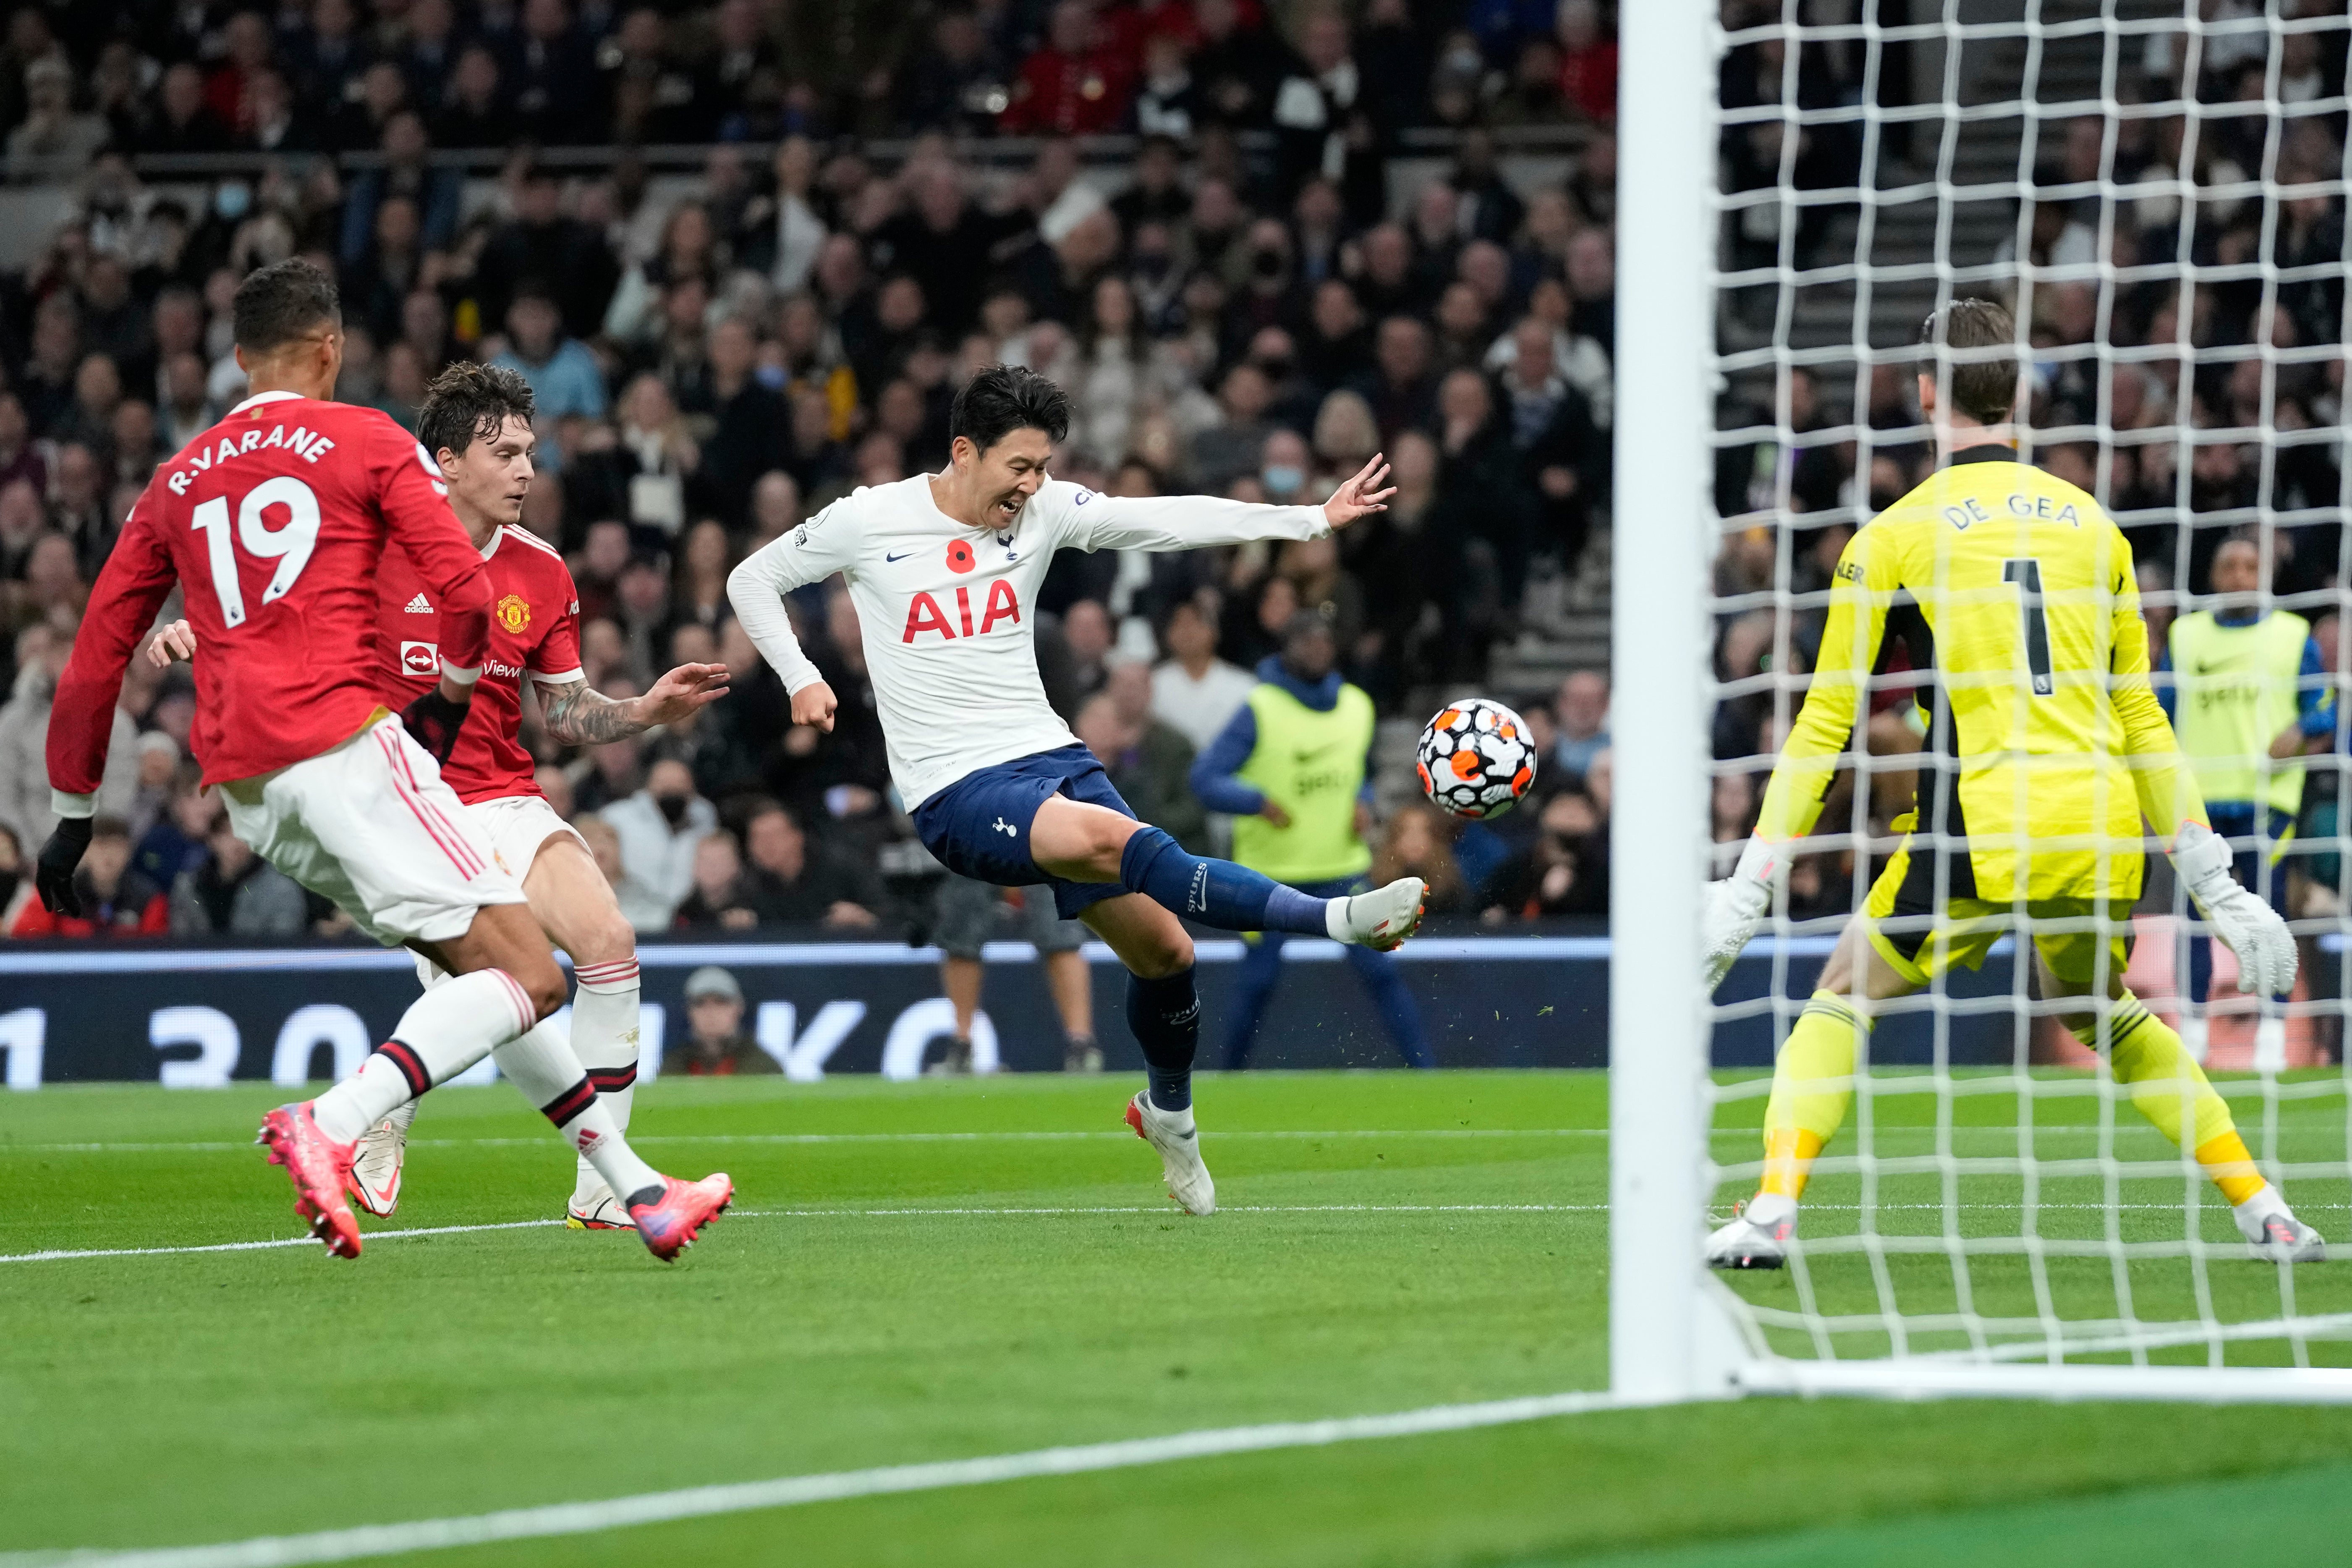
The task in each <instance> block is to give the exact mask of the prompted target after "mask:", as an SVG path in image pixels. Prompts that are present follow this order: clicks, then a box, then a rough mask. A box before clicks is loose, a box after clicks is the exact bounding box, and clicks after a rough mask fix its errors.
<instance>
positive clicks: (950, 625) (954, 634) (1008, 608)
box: [898, 577, 1021, 642]
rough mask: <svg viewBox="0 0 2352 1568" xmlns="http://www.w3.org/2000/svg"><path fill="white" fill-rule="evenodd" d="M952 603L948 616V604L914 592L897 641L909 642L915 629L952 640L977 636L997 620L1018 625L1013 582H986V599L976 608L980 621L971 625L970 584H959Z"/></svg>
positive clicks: (1017, 609) (1019, 606) (1017, 597)
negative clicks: (903, 630) (902, 630)
mask: <svg viewBox="0 0 2352 1568" xmlns="http://www.w3.org/2000/svg"><path fill="white" fill-rule="evenodd" d="M949 604H950V605H953V606H954V608H953V618H952V619H950V610H949V607H948V605H941V604H940V601H939V600H937V599H935V598H933V597H932V596H931V595H929V594H918V595H915V596H914V598H913V599H912V600H911V601H909V602H908V605H907V630H906V634H905V635H904V636H902V637H899V639H898V640H899V641H900V642H913V641H914V640H915V637H916V634H917V633H919V632H934V633H937V634H938V635H939V636H940V637H944V638H946V639H947V640H948V641H950V642H953V641H954V640H955V639H956V638H958V637H979V636H982V634H984V633H986V632H989V631H991V630H992V629H994V627H995V626H996V623H997V622H999V621H1010V622H1012V623H1013V625H1014V626H1019V625H1020V624H1021V599H1020V596H1019V595H1016V594H1015V593H1013V584H1010V583H1008V582H1006V581H1005V580H1004V579H1003V578H1002V577H999V578H998V579H997V580H996V581H995V582H993V583H991V584H989V585H988V602H987V603H986V604H984V605H982V606H981V607H980V623H979V625H978V626H977V627H975V626H973V624H972V604H971V585H970V584H963V585H961V586H959V587H958V588H957V589H956V591H955V597H954V598H953V599H952V600H950V601H949Z"/></svg>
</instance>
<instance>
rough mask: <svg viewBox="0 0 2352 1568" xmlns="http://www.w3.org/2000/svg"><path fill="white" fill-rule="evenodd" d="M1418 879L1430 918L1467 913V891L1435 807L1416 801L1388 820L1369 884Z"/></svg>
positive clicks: (1443, 825)
mask: <svg viewBox="0 0 2352 1568" xmlns="http://www.w3.org/2000/svg"><path fill="white" fill-rule="evenodd" d="M1396 877H1419V878H1420V879H1422V880H1423V881H1424V882H1426V883H1428V884H1429V900H1428V904H1427V908H1428V910H1429V912H1430V913H1431V914H1433V915H1450V914H1464V913H1467V912H1469V910H1470V900H1471V889H1469V888H1467V887H1465V885H1464V883H1463V880H1462V869H1461V868H1460V867H1459V866H1458V865H1456V864H1455V862H1454V848H1453V846H1452V845H1450V844H1448V843H1447V842H1446V831H1445V821H1444V817H1442V816H1439V815H1438V812H1437V808H1436V807H1435V806H1432V805H1421V804H1420V803H1418V802H1415V803H1414V804H1412V805H1407V806H1405V807H1403V808H1402V809H1401V810H1400V811H1398V812H1397V814H1396V815H1395V816H1391V817H1390V818H1389V820H1388V826H1387V827H1386V829H1385V830H1384V831H1383V832H1382V833H1381V844H1380V848H1379V851H1378V852H1377V853H1375V854H1374V855H1373V857H1372V884H1373V886H1375V887H1378V886H1381V885H1382V882H1381V879H1383V878H1391V879H1392V878H1396Z"/></svg>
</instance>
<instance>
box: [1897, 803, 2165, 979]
mask: <svg viewBox="0 0 2352 1568" xmlns="http://www.w3.org/2000/svg"><path fill="white" fill-rule="evenodd" d="M1895 826H1896V827H1899V828H1902V829H1904V830H1905V836H1904V839H1903V842H1902V844H1901V845H1900V846H1899V847H1897V848H1896V849H1895V857H1894V858H1893V859H1891V860H1889V861H1888V862H1887V863H1886V869H1885V870H1884V871H1882V872H1880V873H1879V876H1878V880H1877V881H1875V882H1874V883H1872V884H1871V888H1870V897H1869V899H1868V900H1865V901H1864V904H1863V914H1864V917H1865V918H1866V919H1867V920H1868V921H1869V922H1870V924H1869V926H1868V928H1867V931H1868V934H1869V937H1870V945H1871V946H1873V947H1874V948H1876V949H1877V950H1878V955H1879V956H1880V957H1881V958H1884V959H1885V960H1886V963H1887V966H1888V967H1889V968H1891V969H1893V970H1894V971H1895V973H1897V974H1900V975H1901V976H1903V978H1905V979H1906V980H1908V981H1909V982H1911V984H1914V985H1926V984H1929V983H1930V982H1932V981H1933V980H1934V979H1935V978H1936V977H1937V975H1939V974H1946V973H1950V972H1951V971H1952V970H1954V969H1975V968H1977V967H1979V965H1981V964H1982V963H1984V961H1985V954H1986V953H1988V952H1991V951H1992V945H1993V943H1995V942H1999V941H2000V939H2001V938H2002V937H2004V936H2009V935H2012V934H2015V933H2017V932H2018V931H2020V929H2021V928H2022V929H2023V930H2024V931H2025V933H2026V934H2028V935H2030V936H2031V937H2032V939H2033V945H2034V947H2035V948H2036V949H2037V950H2039V951H2040V952H2041V954H2042V962H2043V963H2046V964H2048V965H2049V966H2050V973H2053V974H2054V975H2056V976H2057V977H2058V978H2059V979H2060V980H2062V981H2063V982H2065V983H2066V984H2069V985H2079V986H2082V987H2084V988H2085V989H2088V988H2091V987H2092V986H2093V985H2094V984H2095V983H2096V982H2097V981H2098V980H2099V979H2100V978H2101V975H2100V972H2099V956H2100V952H2101V951H2102V948H2103V947H2104V950H2105V954H2106V960H2107V965H2108V967H2107V971H2106V973H2109V974H2121V973H2123V971H2124V965H2125V964H2126V963H2127V962H2129V960H2130V958H2131V937H2132V924H2131V906H2132V900H2128V899H2095V898H2081V899H2035V900H2032V901H2030V902H2028V903H2027V904H2025V905H2024V906H2023V912H2022V915H2021V914H2020V910H2019V906H2017V905H2015V904H1995V903H1988V902H1986V901H1985V900H1982V899H1979V898H1973V897H1970V896H1969V894H1970V893H1972V892H1973V891H1974V889H1975V888H1976V877H1975V874H1974V872H1973V871H1972V870H1971V869H1970V868H1969V860H1968V856H1967V855H1966V854H1965V853H1961V852H1958V851H1951V850H1948V851H1945V852H1944V853H1943V854H1941V855H1940V856H1939V855H1938V854H1937V850H1936V848H1935V847H1934V843H1933V841H1932V840H1929V841H1927V842H1924V843H1919V844H1918V845H1917V847H1916V853H1915V850H1914V842H1915V841H1914V838H1913V837H1912V836H1911V834H1910V831H1909V830H1910V829H1911V828H1912V827H1914V826H1916V815H1908V816H1901V817H1898V818H1896V819H1895ZM1939 858H1940V859H1942V860H1943V862H1944V864H1945V866H1946V868H1947V870H1946V873H1945V876H1944V879H1943V887H1942V889H1940V894H1941V896H1940V897H1939V896H1938V893H1939V889H1937V875H1936V866H1937V860H1938V859H1939Z"/></svg>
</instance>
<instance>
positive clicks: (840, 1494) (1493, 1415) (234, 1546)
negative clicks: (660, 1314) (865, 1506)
mask: <svg viewBox="0 0 2352 1568" xmlns="http://www.w3.org/2000/svg"><path fill="white" fill-rule="evenodd" d="M1633 1403H1634V1402H1632V1401H1628V1400H1623V1399H1620V1398H1617V1397H1615V1396H1613V1395H1612V1394H1606V1393H1578V1394H1538V1395H1533V1396H1529V1397H1526V1398H1519V1399H1496V1400H1488V1401H1485V1402H1483V1403H1479V1404H1473V1405H1428V1406H1425V1407H1423V1408H1422V1409H1419V1410H1400V1411H1394V1412H1391V1413H1389V1414H1386V1415H1351V1416H1341V1417H1337V1418H1334V1419H1330V1420H1324V1421H1279V1422H1271V1423H1267V1424H1265V1425H1263V1426H1218V1427H1209V1428H1204V1429H1202V1430H1199V1431H1192V1432H1175V1433H1171V1434H1169V1435H1167V1436H1160V1437H1136V1438H1129V1439H1126V1440H1124V1441H1120V1442H1112V1443H1087V1444H1080V1445H1075V1446H1070V1447H1055V1448H1033V1449H1030V1450H1028V1451H1026V1452H1024V1453H1017V1454H993V1455H989V1456H986V1457H984V1458H971V1459H945V1460H940V1461H936V1462H933V1463H929V1464H919V1465H888V1466H883V1467H880V1468H873V1469H864V1470H835V1471H832V1472H830V1473H825V1474H819V1475H806V1476H782V1477H779V1478H777V1479H773V1480H764V1481H740V1482H736V1483H733V1484H729V1485H720V1486H708V1487H688V1488H685V1489H680V1490H677V1491H661V1492H644V1493H640V1494H638V1495H636V1496H634V1497H619V1498H605V1499H600V1500H594V1501H588V1502H567V1503H551V1504H547V1505H545V1506H542V1507H538V1508H516V1509H502V1510H499V1511H497V1512H495V1513H479V1514H469V1515H464V1516H460V1517H457V1518H452V1519H420V1520H411V1521H405V1522H403V1523H398V1524H367V1525H359V1526H355V1527H352V1528H349V1529H344V1530H322V1531H314V1532H312V1533H310V1534H307V1535H268V1536H259V1537H257V1538H255V1539H252V1540H249V1541H231V1542H221V1543H219V1544H217V1545H211V1546H167V1547H153V1548H143V1549H138V1550H132V1551H112V1550H103V1551H100V1550H89V1551H79V1552H8V1553H5V1554H0V1568H66V1565H68V1564H70V1565H72V1568H297V1565H299V1564H303V1563H349V1562H352V1561H354V1560H356V1559H359V1558H364V1557H388V1556H392V1555H394V1554H395V1553H400V1552H430V1551H436V1550H440V1549H445V1548H448V1547H457V1546H480V1545H487V1544H489V1543H491V1542H501V1541H526V1540H535V1539H543V1538H545V1537H549V1536H560V1535H586V1534H590V1533H593V1532H595V1531H607V1530H623V1529H628V1528H630V1527H633V1526H637V1525H646V1524H660V1523H666V1522H669V1521H677V1520H684V1519H708V1518H712V1517H714V1516H717V1515H720V1514H730V1513H750V1512H754V1511H757V1510H764V1509H776V1508H793V1507H797V1506H800V1505H802V1504H805V1503H817V1502H839V1501H843V1500H848V1499H851V1498H864V1497H886V1496H891V1495H895V1494H898V1493H902V1492H923V1491H938V1490H942V1489H947V1488H950V1487H971V1486H986V1485H991V1484H993V1483H996V1482H999V1481H1016V1480H1030V1479H1040V1478H1043V1477H1048V1476H1078V1475H1090V1474H1094V1473H1097V1472H1099V1471H1103V1470H1123V1469H1132V1468H1138V1467H1140V1466H1145V1465H1164V1464H1170V1463H1173V1462H1175V1461H1178V1460H1183V1459H1206V1458H1218V1457H1221V1456H1223V1455H1230V1454H1262V1453H1268V1452H1272V1451H1274V1450H1276V1449H1283V1448H1321V1447H1330V1446H1332V1445H1334V1444H1339V1443H1356V1442H1362V1441H1365V1440H1367V1439H1371V1438H1378V1437H1412V1436H1429V1435H1432V1434H1436V1433H1444V1432H1466V1431H1471V1430H1474V1429H1476V1428H1479V1427H1485V1426H1515V1425H1518V1424H1520V1423H1524V1422H1528V1421H1543V1420H1548V1419H1550V1418H1551V1417H1554V1416H1559V1415H1587V1414H1591V1413H1593V1412H1597V1411H1604V1410H1622V1409H1627V1408H1631V1407H1632V1406H1633Z"/></svg>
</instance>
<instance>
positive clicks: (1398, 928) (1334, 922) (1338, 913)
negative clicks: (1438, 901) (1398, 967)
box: [1323, 877, 1429, 952]
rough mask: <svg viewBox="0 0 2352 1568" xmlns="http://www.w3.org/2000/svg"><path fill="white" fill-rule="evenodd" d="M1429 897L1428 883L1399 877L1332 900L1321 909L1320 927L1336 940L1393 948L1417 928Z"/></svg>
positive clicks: (1385, 949) (1380, 949) (1375, 948)
mask: <svg viewBox="0 0 2352 1568" xmlns="http://www.w3.org/2000/svg"><path fill="white" fill-rule="evenodd" d="M1428 898H1429V885H1428V884H1427V883H1425V882H1423V880H1422V879H1420V878H1418V877H1399V878H1398V879H1396V880H1395V881H1393V882H1391V883H1390V884H1389V885H1388V886H1387V887H1385V888H1375V889H1372V890H1371V891H1370V892H1369V893H1357V894H1354V895H1352V896H1351V897H1349V898H1344V899H1334V900H1331V902H1330V906H1329V907H1328V909H1326V910H1324V912H1323V927H1324V929H1325V930H1326V931H1329V932H1330V933H1331V936H1332V940H1334V941H1336V942H1354V943H1356V944H1357V945H1358V946H1360V947H1369V948H1370V949H1371V950H1372V951H1373V952H1392V951H1394V950H1395V949H1396V948H1398V947H1401V946H1402V945H1403V944H1404V939H1405V938H1407V937H1409V936H1411V935H1412V933H1413V932H1414V931H1416V930H1418V929H1419V928H1420V925H1421V916H1422V910H1423V906H1424V905H1425V904H1426V903H1427V901H1428Z"/></svg>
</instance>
